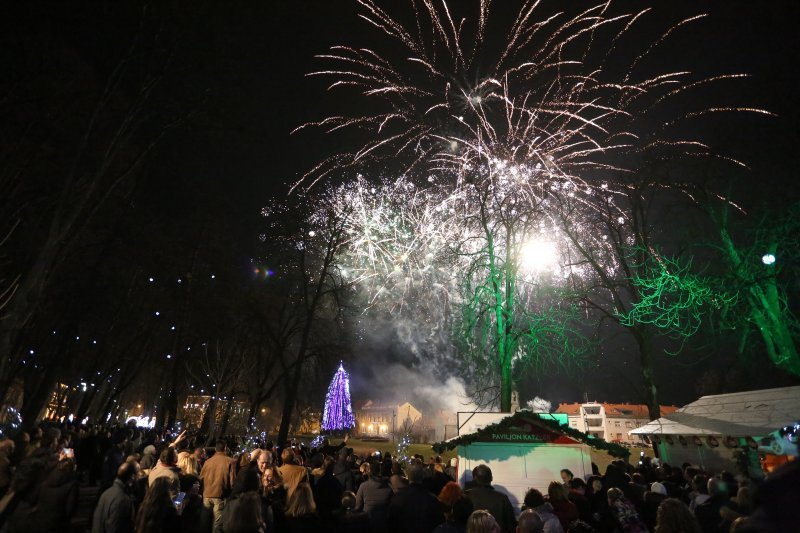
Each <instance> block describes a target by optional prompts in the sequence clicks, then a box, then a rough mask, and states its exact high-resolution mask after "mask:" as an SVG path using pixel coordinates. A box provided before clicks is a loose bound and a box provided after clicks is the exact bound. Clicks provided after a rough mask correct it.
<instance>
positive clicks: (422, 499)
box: [387, 483, 444, 533]
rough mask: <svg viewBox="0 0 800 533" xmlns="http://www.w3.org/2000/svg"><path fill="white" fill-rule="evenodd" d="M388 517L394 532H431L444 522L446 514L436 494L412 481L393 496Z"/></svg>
mask: <svg viewBox="0 0 800 533" xmlns="http://www.w3.org/2000/svg"><path fill="white" fill-rule="evenodd" d="M387 519H388V527H389V531H390V532H392V533H394V532H397V533H431V531H433V529H434V528H435V527H436V526H438V525H439V524H441V523H442V522H444V515H442V512H441V507H440V506H439V500H437V499H436V496H434V495H433V494H431V493H430V492H428V491H427V490H425V488H424V487H423V486H422V485H417V484H416V483H411V484H410V485H409V486H408V488H406V489H403V490H401V491H400V492H398V493H397V494H395V495H394V496H393V497H392V500H391V502H390V503H389V511H388V516H387Z"/></svg>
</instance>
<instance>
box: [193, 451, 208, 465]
mask: <svg viewBox="0 0 800 533" xmlns="http://www.w3.org/2000/svg"><path fill="white" fill-rule="evenodd" d="M193 455H194V456H195V458H196V459H197V468H198V469H200V470H202V469H203V464H204V463H205V462H206V458H207V457H206V449H205V448H203V447H202V446H198V447H196V448H195V449H194V454H193Z"/></svg>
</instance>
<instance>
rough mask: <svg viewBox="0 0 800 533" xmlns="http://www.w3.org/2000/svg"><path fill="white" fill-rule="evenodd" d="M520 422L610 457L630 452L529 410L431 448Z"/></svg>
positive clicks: (459, 443)
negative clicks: (550, 431)
mask: <svg viewBox="0 0 800 533" xmlns="http://www.w3.org/2000/svg"><path fill="white" fill-rule="evenodd" d="M520 422H534V423H536V424H538V425H539V426H544V427H545V428H546V429H550V430H552V431H555V432H557V433H561V434H563V435H566V436H567V437H570V438H572V439H575V440H576V441H578V442H581V443H583V444H586V445H588V446H591V447H592V448H594V449H596V450H602V451H605V452H608V454H609V455H611V456H612V457H619V458H621V459H625V458H627V457H628V456H630V454H631V452H630V450H628V449H627V448H625V447H624V446H620V445H619V444H614V443H613V442H606V441H605V440H603V439H601V438H599V437H593V436H591V435H588V434H586V433H584V432H583V431H579V430H577V429H575V428H571V427H569V426H562V425H561V424H559V423H558V421H556V420H553V419H549V418H543V417H542V416H540V415H539V414H538V413H531V412H530V411H518V412H516V413H514V414H513V415H509V416H507V417H506V418H504V419H502V420H501V421H499V422H497V423H496V424H490V425H488V426H486V427H484V428H482V429H479V430H478V431H476V432H475V433H470V434H468V435H461V436H460V437H456V438H454V439H450V440H446V441H442V442H437V443H435V444H433V446H432V448H433V450H434V451H435V452H436V453H444V452H445V451H447V450H452V449H454V448H456V447H458V446H466V445H468V444H472V443H473V442H477V441H480V440H481V439H482V438H484V437H486V436H488V435H491V434H492V433H502V432H503V431H504V430H508V429H510V428H512V427H514V426H516V425H518V424H519V423H520Z"/></svg>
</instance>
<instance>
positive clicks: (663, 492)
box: [650, 481, 667, 496]
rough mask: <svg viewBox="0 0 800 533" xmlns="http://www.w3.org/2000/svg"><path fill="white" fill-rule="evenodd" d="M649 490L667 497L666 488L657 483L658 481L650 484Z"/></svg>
mask: <svg viewBox="0 0 800 533" xmlns="http://www.w3.org/2000/svg"><path fill="white" fill-rule="evenodd" d="M650 490H651V491H652V492H657V493H658V494H661V495H663V496H666V495H667V487H665V486H664V485H663V484H661V483H659V482H658V481H655V482H653V483H651V484H650Z"/></svg>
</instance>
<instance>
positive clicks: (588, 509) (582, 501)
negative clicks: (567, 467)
mask: <svg viewBox="0 0 800 533" xmlns="http://www.w3.org/2000/svg"><path fill="white" fill-rule="evenodd" d="M586 491H587V486H586V482H585V481H584V480H582V479H581V478H579V477H576V478H572V479H571V480H570V482H569V493H568V494H567V498H569V501H571V502H572V503H573V505H575V508H576V509H577V510H578V518H579V519H580V520H583V521H584V522H586V523H591V522H592V505H591V503H589V498H587V497H586Z"/></svg>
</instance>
